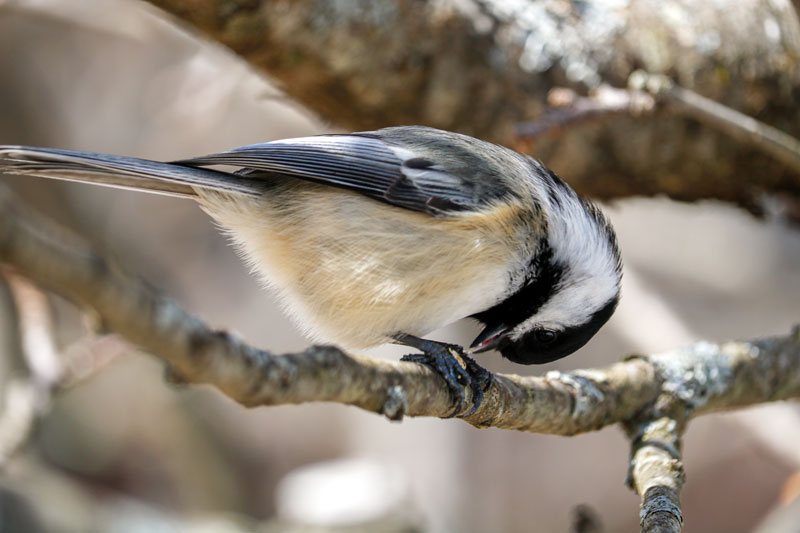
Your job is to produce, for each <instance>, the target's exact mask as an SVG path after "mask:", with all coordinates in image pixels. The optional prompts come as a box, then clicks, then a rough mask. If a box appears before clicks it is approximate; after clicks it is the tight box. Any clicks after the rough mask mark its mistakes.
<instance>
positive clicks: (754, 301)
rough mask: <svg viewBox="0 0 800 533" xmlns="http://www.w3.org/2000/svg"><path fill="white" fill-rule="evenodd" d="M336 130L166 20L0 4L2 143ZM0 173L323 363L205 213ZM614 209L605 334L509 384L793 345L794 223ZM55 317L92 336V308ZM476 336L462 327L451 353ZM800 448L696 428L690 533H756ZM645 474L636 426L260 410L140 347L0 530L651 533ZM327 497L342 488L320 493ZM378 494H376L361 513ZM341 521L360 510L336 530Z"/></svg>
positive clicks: (6, 493) (92, 1)
mask: <svg viewBox="0 0 800 533" xmlns="http://www.w3.org/2000/svg"><path fill="white" fill-rule="evenodd" d="M324 131H329V128H327V127H326V125H324V124H320V123H319V122H318V121H316V120H315V119H314V118H313V117H310V116H309V115H308V114H306V113H304V112H303V110H302V109H299V108H298V107H296V106H295V105H293V104H292V102H291V101H289V100H288V99H287V98H286V97H284V96H283V95H282V93H281V92H280V91H279V90H277V89H276V88H275V87H273V86H271V85H270V83H269V80H265V79H263V78H262V77H259V76H258V75H256V74H254V73H252V72H250V71H249V70H248V68H247V67H246V66H245V65H244V64H243V63H241V62H240V61H239V60H238V59H237V58H236V57H234V56H232V55H231V54H230V53H228V52H226V51H225V50H223V49H221V48H219V47H218V46H216V45H214V44H211V43H208V42H202V41H200V40H198V39H196V38H194V37H192V36H190V35H188V34H187V33H185V32H184V31H183V30H181V29H180V28H179V27H176V26H175V25H173V24H170V23H169V22H168V21H166V20H165V19H164V18H163V17H161V16H159V14H158V13H157V12H156V11H155V10H154V9H152V8H151V7H149V6H147V5H144V4H140V3H138V2H134V1H129V0H83V1H79V2H78V1H74V0H72V1H70V0H0V143H2V144H31V145H42V146H53V147H63V148H73V149H83V150H90V151H98V152H110V153H119V154H126V155H133V156H140V157H147V158H152V159H166V160H169V159H178V158H181V157H185V156H190V155H197V154H202V153H206V152H212V151H219V150H223V149H227V148H231V147H234V146H238V145H241V144H248V143H253V142H259V141H266V140H271V139H276V138H281V137H291V136H300V135H308V134H314V133H320V132H324ZM545 163H547V161H545ZM554 170H555V171H556V172H558V171H559V169H558V168H555V169H554ZM566 177H567V179H568V176H566ZM3 179H4V180H7V181H8V182H10V183H12V184H13V185H14V186H15V188H17V190H19V191H21V193H23V194H24V196H25V197H26V199H27V200H28V201H29V202H30V203H32V204H33V205H36V206H37V207H38V208H39V209H41V210H43V211H45V212H47V213H48V214H50V215H51V216H52V217H53V218H55V219H57V220H59V221H61V222H63V223H64V224H66V225H67V226H69V227H72V228H73V229H74V230H76V231H78V232H80V233H82V234H84V235H87V236H88V237H89V238H90V239H91V240H93V241H94V242H95V243H97V244H99V245H100V246H102V247H103V248H104V249H106V250H108V251H109V253H111V254H112V255H114V256H116V257H117V258H118V259H119V260H121V261H122V262H124V263H125V264H126V265H127V266H128V267H129V269H130V270H131V271H133V272H137V273H139V274H141V275H142V276H143V277H145V278H146V279H148V280H150V281H151V282H152V283H153V284H155V285H157V286H158V287H160V288H162V289H164V290H165V291H166V292H167V293H168V294H170V295H172V296H173V297H174V298H176V299H177V300H178V301H179V302H181V303H182V304H183V305H184V306H185V307H186V308H188V309H189V310H191V311H193V312H195V313H197V314H199V315H201V316H203V317H204V318H205V319H207V320H208V321H209V322H210V323H212V324H213V325H215V326H217V327H220V328H227V329H230V330H232V331H235V332H237V333H238V334H240V335H241V336H243V337H244V338H245V339H247V340H248V341H249V342H251V343H252V344H255V345H258V346H263V347H265V348H269V349H271V350H274V351H277V352H281V351H288V350H293V349H299V348H302V347H304V346H305V345H306V341H304V340H303V339H302V338H301V337H300V336H299V335H298V334H297V333H296V330H295V329H294V327H293V326H292V325H291V324H290V323H289V322H288V321H287V320H286V318H285V317H284V316H283V315H282V314H281V312H280V309H279V308H278V307H277V305H276V304H275V302H274V301H273V300H272V299H271V297H270V295H269V294H268V293H267V292H266V291H264V290H262V289H261V288H260V287H259V286H258V283H257V282H256V281H255V279H254V278H253V277H251V276H250V275H249V274H248V272H247V269H246V267H244V266H243V265H242V264H241V263H240V262H239V260H238V259H237V257H236V256H235V254H234V252H233V251H232V250H231V249H230V248H229V247H228V246H227V245H226V242H225V238H224V237H223V236H221V235H220V234H219V233H218V232H217V231H216V229H215V228H214V227H213V225H212V224H211V223H210V221H209V219H208V218H207V217H206V216H205V215H204V214H203V213H202V212H201V211H200V210H199V209H198V208H197V207H196V206H195V205H194V204H193V203H191V202H189V201H180V200H173V199H166V198H160V197H156V196H150V195H141V194H135V193H129V192H124V191H114V190H107V189H102V188H93V187H89V186H85V185H72V184H63V183H58V182H45V181H40V180H36V179H34V178H28V179H21V178H11V177H3ZM606 211H607V212H608V213H609V215H610V217H611V218H612V220H613V222H614V224H615V227H616V228H617V231H618V235H619V238H620V242H621V247H622V250H623V256H624V261H625V274H624V275H625V278H624V285H623V299H622V303H621V305H620V308H619V310H618V312H617V313H616V315H615V316H614V317H613V318H612V320H611V322H610V323H609V326H608V327H606V328H604V329H603V330H602V331H601V332H600V333H599V334H598V335H597V337H596V338H595V339H594V340H593V341H592V342H591V343H590V344H589V345H588V346H586V347H585V348H584V349H582V350H581V351H580V352H578V353H577V354H575V355H573V356H571V357H569V358H567V359H566V360H562V361H559V362H557V363H554V364H551V365H547V366H545V367H533V368H526V367H520V366H515V365H512V364H509V363H507V362H504V361H501V360H500V359H499V357H498V356H497V355H493V354H487V355H486V356H485V357H484V358H483V359H482V360H481V362H482V363H485V364H486V366H487V367H488V368H489V369H490V370H493V371H499V372H512V373H532V374H533V373H535V374H541V373H544V372H546V371H547V370H549V369H573V368H582V367H592V366H602V365H606V364H609V363H611V362H613V361H616V360H618V359H620V358H621V357H623V356H624V355H626V354H630V353H643V352H657V351H663V350H667V349H670V348H674V347H677V346H680V345H683V344H686V343H689V342H692V341H695V340H699V339H708V340H725V339H734V338H748V337H758V336H764V335H771V334H783V333H786V332H787V331H788V330H789V328H790V327H791V325H792V324H793V323H796V322H797V321H798V316H799V315H800V314H799V313H798V310H800V305H799V304H798V302H800V276H798V275H797V273H798V272H799V271H800V232H798V231H797V230H796V229H791V228H788V227H785V226H783V225H781V224H780V223H778V222H776V221H769V220H767V221H760V220H756V219H754V218H752V217H750V216H749V215H747V214H746V213H744V212H742V211H740V210H736V209H734V208H731V207H727V206H725V205H722V204H717V203H712V202H707V203H700V204H694V205H688V204H677V203H672V202H669V201H666V200H660V199H651V200H627V201H624V202H619V203H617V204H615V205H612V206H607V208H606ZM58 309H59V316H60V317H62V318H63V319H64V320H63V322H65V323H68V324H72V325H73V328H74V327H75V324H76V323H77V321H76V320H75V319H74V317H73V318H71V319H70V318H69V317H70V316H71V315H72V314H74V310H72V309H71V308H70V307H69V306H68V305H66V304H61V305H59V307H58ZM77 334H78V333H77V332H76V331H71V330H70V329H69V328H65V331H64V332H63V336H64V338H65V339H70V338H74V337H75V336H76V335H77ZM474 334H475V328H474V327H473V325H472V324H468V323H463V324H456V325H454V326H451V327H450V328H448V329H447V330H446V331H444V332H441V333H439V334H437V335H436V338H440V339H443V340H447V339H449V340H452V341H455V342H465V341H468V340H469V339H471V335H474ZM402 353H403V350H399V349H397V348H384V349H378V350H375V351H374V354H375V355H376V356H380V357H383V356H387V357H396V356H398V355H400V354H402ZM0 371H2V372H6V373H7V372H8V368H7V366H4V365H2V364H1V363H0ZM798 443H800V409H798V406H797V404H779V405H769V406H764V407H759V408H755V409H748V410H744V411H740V412H736V413H730V414H721V415H713V416H707V417H703V418H700V419H697V420H695V421H694V422H692V424H691V426H690V429H689V431H688V433H687V435H686V438H685V441H684V462H685V467H686V471H687V478H688V481H687V484H686V486H685V489H684V492H683V507H684V513H685V519H686V521H687V525H686V528H685V531H686V532H687V533H692V532H695V533H696V532H715V531H719V532H723V531H724V532H738V531H751V530H753V529H754V528H755V527H756V526H757V524H758V523H759V522H760V521H762V520H763V519H764V517H765V516H766V515H767V514H768V513H769V512H770V510H771V509H772V508H773V507H774V506H775V505H776V503H777V499H778V494H779V492H780V490H781V487H782V485H783V484H784V482H785V481H786V480H787V478H788V477H789V476H790V475H791V474H792V473H793V472H795V471H796V470H797V469H798V468H800V445H798ZM342 458H358V459H362V461H351V462H344V463H338V468H333V467H330V468H329V469H328V470H326V471H325V472H322V473H319V477H312V478H311V480H312V481H311V488H309V486H308V485H305V484H304V481H303V479H304V478H303V477H302V476H296V477H295V478H294V479H293V481H291V482H284V483H283V484H282V485H279V482H280V481H281V479H283V478H284V476H286V475H287V474H289V473H290V472H292V471H294V470H295V469H297V468H299V467H302V466H304V465H309V464H312V463H316V462H319V461H328V460H336V459H342ZM627 460H628V445H627V441H626V439H625V438H624V437H623V435H622V433H621V431H620V430H619V429H617V428H616V427H612V428H607V429H605V430H603V431H600V432H597V433H592V434H588V435H582V436H578V437H574V438H563V437H550V436H542V435H529V434H523V433H515V432H511V431H500V430H493V429H490V430H478V429H475V428H472V427H470V426H468V425H467V424H464V423H461V422H459V421H455V420H436V419H417V420H405V421H404V422H403V423H401V424H393V423H389V422H387V421H386V420H385V419H382V418H380V417H377V416H375V415H372V414H368V413H365V412H362V411H359V410H357V409H354V408H347V407H342V406H339V405H323V404H319V405H304V406H297V407H279V408H269V409H267V408H258V409H249V410H248V409H245V408H242V407H240V406H239V405H236V404H234V403H233V402H231V401H230V400H228V399H226V398H224V397H223V396H222V395H221V394H219V393H217V392H216V391H214V390H211V389H208V388H196V387H193V388H175V387H173V386H170V385H168V384H167V383H165V381H164V379H163V369H162V368H161V366H160V365H159V363H158V362H157V361H156V360H155V359H153V358H151V357H149V356H147V355H143V354H138V353H130V354H128V355H126V356H124V357H122V358H121V359H119V360H117V361H115V362H114V363H113V364H112V365H111V366H110V367H109V368H107V369H106V370H105V371H103V372H102V373H100V374H98V375H97V376H95V377H94V378H92V379H91V380H90V381H88V382H86V383H83V384H81V385H80V386H78V387H76V388H74V389H72V390H69V391H67V392H65V393H64V394H62V395H60V396H58V397H57V399H56V401H55V403H54V405H53V408H52V412H51V413H50V414H49V415H48V416H47V417H46V419H45V420H44V422H43V423H42V425H41V427H40V429H39V431H38V432H37V434H36V437H35V439H34V442H33V443H32V445H31V446H30V447H29V448H28V449H27V450H26V452H25V453H23V454H22V455H21V456H20V457H18V458H16V459H15V460H14V461H13V462H12V463H11V465H10V467H9V468H8V470H7V471H5V472H4V473H3V474H2V477H0V498H2V500H0V501H2V507H0V509H2V510H3V512H0V530H2V531H36V530H43V531H76V532H78V531H155V530H158V531H260V530H288V529H290V528H292V527H297V518H296V514H297V513H298V512H299V513H300V514H301V515H303V516H305V517H306V518H308V520H312V518H313V517H321V518H319V520H321V521H322V522H324V521H325V520H328V523H336V524H340V525H341V524H350V525H352V524H358V523H359V521H361V523H363V521H364V520H369V519H370V516H373V515H370V514H369V513H370V512H377V511H375V509H378V510H380V509H384V508H386V507H387V506H388V508H391V509H394V510H395V511H396V510H397V509H400V510H401V512H400V513H399V516H400V518H395V519H396V520H399V523H401V524H403V527H407V528H408V530H411V529H414V528H419V529H422V530H425V531H468V532H480V531H542V532H551V531H552V532H559V531H568V530H569V529H570V523H571V521H572V512H573V509H574V507H575V506H576V505H578V504H587V505H588V506H589V507H591V509H593V510H594V512H595V513H596V514H597V515H598V517H599V519H600V521H601V522H602V524H603V526H604V530H605V531H609V532H614V531H634V530H638V519H637V512H636V509H637V508H638V497H637V496H635V495H634V494H633V493H632V492H631V491H629V490H628V489H627V488H626V487H625V486H624V484H623V480H624V477H625V470H626V466H627ZM311 474H313V473H309V475H311ZM326 476H327V477H326ZM362 478H363V483H362V484H361V485H358V486H355V485H353V486H351V485H347V484H346V483H345V481H343V480H350V481H351V482H352V483H356V485H357V481H358V480H362ZM354 480H355V481H354ZM326 483H330V485H327V484H326ZM339 483H345V484H343V485H339ZM327 486H330V487H333V488H332V489H331V490H332V493H324V492H323V493H322V494H321V495H316V496H314V495H312V494H311V493H312V492H313V491H314V490H315V489H314V487H316V488H317V489H319V490H322V489H323V488H324V487H327ZM359 487H367V489H366V490H364V492H365V493H366V494H365V495H364V498H363V499H364V502H363V503H362V504H359V505H356V504H357V503H358V502H356V501H355V500H358V498H357V495H358V494H360V493H359V492H358V491H359V490H362V489H359ZM298 494H299V496H298ZM332 494H333V495H332ZM334 496H338V497H340V498H341V500H342V501H341V502H337V500H336V498H334ZM317 499H319V500H321V501H319V502H318V503H317ZM359 501H360V500H359ZM387 502H388V503H387ZM337 503H341V505H342V506H347V505H351V506H352V507H353V509H352V513H351V514H350V515H346V516H345V515H342V514H339V515H337V514H336V512H335V511H336V507H337V505H335V504H337ZM315 505H316V506H317V507H314V506H315ZM381 505H383V506H384V507H381ZM326 506H327V507H326ZM298 508H299V509H300V510H299V511H297V510H296V509H298ZM331 508H333V509H331ZM370 510H372V511H370ZM326 513H327V514H326ZM379 514H380V513H379ZM25 516H27V517H28V519H30V520H34V521H35V522H36V524H34V523H33V522H27V523H26V522H24V520H25ZM31 516H33V517H35V518H31ZM15 517H16V518H15ZM365 517H366V518H365ZM14 520H19V521H17V522H15V521H14ZM318 523H321V522H318ZM20 524H24V527H23V525H20ZM396 525H397V523H394V526H396ZM394 526H393V527H394ZM366 527H367V529H366V530H370V529H369V526H366ZM376 527H377V526H376ZM386 527H389V526H386ZM799 527H800V526H799ZM37 528H38V529H37ZM799 530H800V529H799Z"/></svg>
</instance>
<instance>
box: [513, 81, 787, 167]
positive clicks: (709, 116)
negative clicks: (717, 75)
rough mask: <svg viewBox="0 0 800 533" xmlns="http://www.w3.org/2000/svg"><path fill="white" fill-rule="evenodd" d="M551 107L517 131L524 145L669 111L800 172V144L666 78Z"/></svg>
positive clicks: (561, 95)
mask: <svg viewBox="0 0 800 533" xmlns="http://www.w3.org/2000/svg"><path fill="white" fill-rule="evenodd" d="M548 104H549V105H550V107H549V108H548V109H547V110H545V112H544V113H543V115H542V116H541V117H540V118H539V119H538V120H536V121H532V122H523V123H520V124H518V125H517V135H518V136H519V140H520V141H521V142H522V143H525V142H530V141H535V140H536V139H538V138H541V137H544V136H546V135H547V136H551V135H557V134H559V133H563V132H564V131H565V130H566V129H567V128H570V127H575V126H580V125H584V124H587V123H591V122H597V121H600V120H604V119H607V118H611V117H631V116H633V117H636V116H643V115H648V114H651V113H653V112H654V111H655V110H657V109H658V108H659V107H667V108H669V109H670V110H672V111H673V112H674V113H676V114H679V115H682V116H684V117H687V118H692V119H694V120H697V121H698V122H701V123H703V124H706V125H708V126H711V127H712V128H715V129H717V130H718V131H720V132H722V133H725V134H727V135H730V136H731V137H733V138H735V139H737V140H738V141H740V142H743V143H746V144H749V145H750V146H752V147H754V148H756V149H758V150H760V151H762V152H764V153H766V154H769V155H771V156H772V157H774V158H775V159H777V160H778V161H780V162H782V163H783V164H785V165H786V166H788V167H790V168H792V169H793V170H795V171H796V172H800V140H798V139H796V138H794V137H792V136H791V135H789V134H787V133H785V132H783V131H780V130H778V129H777V128H773V127H772V126H769V125H767V124H764V123H763V122H760V121H758V120H756V119H754V118H753V117H750V116H748V115H745V114H744V113H740V112H739V111H736V110H734V109H731V108H730V107H727V106H725V105H722V104H720V103H718V102H715V101H713V100H711V99H709V98H706V97H704V96H701V95H699V94H698V93H696V92H694V91H691V90H689V89H685V88H683V87H680V86H678V85H676V84H675V83H674V82H673V81H672V80H671V79H669V78H667V77H666V76H660V75H651V74H648V73H646V72H643V71H635V72H633V73H632V74H631V76H630V78H629V80H628V89H617V88H613V87H610V86H608V85H601V86H600V87H599V88H597V89H596V90H595V91H593V92H592V93H591V94H590V95H589V96H580V95H578V94H577V93H576V92H575V91H573V90H571V89H566V88H560V87H559V88H556V89H553V90H551V91H550V93H549V94H548Z"/></svg>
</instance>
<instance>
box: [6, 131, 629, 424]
mask: <svg viewBox="0 0 800 533" xmlns="http://www.w3.org/2000/svg"><path fill="white" fill-rule="evenodd" d="M214 165H225V166H231V167H238V170H236V171H235V172H233V173H229V172H223V171H218V170H211V169H207V168H202V167H208V166H214ZM0 171H3V172H7V173H13V174H29V175H35V176H43V177H48V178H57V179H66V180H74V181H81V182H89V183H96V184H101V185H110V186H114V187H121V188H128V189H138V190H145V191H150V192H156V193H162V194H167V195H170V196H181V197H189V198H193V199H195V200H196V201H197V202H199V203H200V205H201V207H202V208H203V209H204V210H205V211H206V212H207V213H208V214H209V215H211V217H213V218H214V219H215V220H216V221H217V222H218V223H219V224H220V225H221V226H222V227H223V228H225V230H226V231H227V232H228V233H229V234H230V235H231V237H232V240H233V241H234V242H235V244H236V247H237V248H238V249H239V250H240V251H241V252H242V255H243V256H244V257H245V259H246V260H247V262H248V263H249V264H251V265H252V266H253V267H254V268H255V269H256V270H257V271H258V272H259V273H260V274H261V275H262V276H263V278H264V280H265V281H266V283H267V284H268V285H269V286H270V287H272V288H274V289H275V290H276V292H277V293H278V294H279V295H280V297H281V299H282V301H283V302H284V303H285V306H286V309H287V310H288V312H289V314H290V315H291V316H292V317H293V318H294V319H295V321H296V323H297V324H298V325H299V326H300V327H301V328H302V329H303V330H304V331H305V332H306V333H307V334H308V335H310V336H311V337H312V338H314V339H316V340H322V341H325V342H333V343H336V344H339V345H342V346H344V347H347V348H365V347H369V346H375V345H379V344H383V343H386V342H395V343H400V344H404V345H408V346H412V347H414V348H416V349H419V350H421V351H422V352H423V355H414V356H407V358H408V359H409V360H412V361H418V362H422V363H426V364H428V365H431V366H433V367H434V368H435V369H436V370H437V371H438V372H439V373H440V374H441V375H442V376H443V377H444V378H445V380H446V381H447V382H448V385H449V386H450V388H451V390H452V391H453V393H454V394H455V395H456V398H457V400H458V401H459V405H461V403H462V402H463V398H464V390H463V386H464V385H472V386H473V389H474V395H475V404H474V405H475V407H473V411H474V409H475V408H477V406H478V405H479V403H480V400H481V397H482V390H483V387H484V386H485V385H486V384H487V383H488V380H489V378H490V374H489V373H488V372H487V371H485V370H484V369H483V368H482V367H480V366H478V365H477V363H475V362H474V361H473V360H472V359H471V358H470V357H469V356H468V355H467V354H466V353H464V352H463V351H462V350H461V349H460V348H459V347H455V346H452V345H446V344H442V343H438V342H435V341H429V340H426V339H423V338H422V336H423V335H426V334H427V333H429V332H431V331H433V330H435V329H437V328H440V327H442V326H444V325H446V324H448V323H450V322H454V321H456V320H459V319H461V318H464V317H472V318H474V319H477V320H478V321H480V322H481V323H483V324H484V325H485V328H484V329H483V331H482V332H481V333H480V335H478V337H477V338H476V339H475V341H474V342H473V343H472V346H471V353H479V352H485V351H487V350H491V349H496V350H499V351H500V353H501V354H502V355H503V356H504V357H506V358H507V359H510V360H511V361H514V362H517V363H522V364H534V363H546V362H549V361H553V360H555V359H559V358H561V357H564V356H566V355H569V354H570V353H572V352H574V351H575V350H577V349H578V348H580V347H581V346H583V345H584V344H585V343H586V342H587V341H588V340H589V339H590V338H591V337H592V336H593V335H594V334H595V333H596V332H597V330H598V329H599V328H600V327H601V326H602V325H603V324H604V323H605V322H606V321H607V320H608V318H609V317H610V316H611V314H612V313H613V312H614V308H615V307H616V305H617V301H618V299H619V290H620V276H621V262H620V255H619V251H618V248H617V243H616V238H615V235H614V231H613V229H612V228H611V226H610V225H609V223H608V221H607V220H606V218H605V217H604V216H603V215H602V213H601V212H600V211H599V210H598V209H597V207H595V206H594V205H593V204H591V203H589V202H587V201H586V200H583V199H581V198H580V197H579V196H578V195H577V194H576V193H575V191H573V190H572V189H571V188H570V187H569V186H568V185H567V184H566V183H564V181H562V180H561V179H560V178H559V177H558V176H556V175H555V174H554V173H553V172H551V171H550V170H548V169H547V168H546V167H545V166H544V165H542V164H541V163H540V162H538V161H536V160H534V159H532V158H530V157H526V156H523V155H520V154H518V153H516V152H514V151H512V150H509V149H507V148H503V147H501V146H496V145H494V144H490V143H487V142H484V141H480V140H477V139H474V138H472V137H468V136H465V135H460V134H456V133H450V132H446V131H441V130H436V129H433V128H426V127H418V126H405V127H394V128H385V129H382V130H377V131H371V132H363V133H352V134H345V135H319V136H314V137H304V138H299V139H286V140H280V141H273V142H268V143H261V144H253V145H249V146H242V147H240V148H235V149H233V150H229V151H227V152H222V153H219V154H212V155H208V156H204V157H197V158H193V159H186V160H182V161H176V162H173V163H160V162H155V161H148V160H143V159H136V158H131V157H120V156H112V155H105V154H94V153H88V152H77V151H69V150H56V149H48V148H29V147H23V146H0ZM453 351H455V352H456V355H457V356H458V357H456V356H455V355H454V354H453V353H452V352H453ZM458 359H460V361H459V360H458Z"/></svg>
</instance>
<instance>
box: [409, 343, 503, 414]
mask: <svg viewBox="0 0 800 533" xmlns="http://www.w3.org/2000/svg"><path fill="white" fill-rule="evenodd" d="M395 340H396V341H397V342H398V343H400V344H404V345H406V346H411V347H412V348H416V349H418V350H420V351H421V352H422V353H419V354H416V353H415V354H409V355H406V356H403V357H402V359H401V360H402V361H408V362H412V363H420V364H423V365H426V366H429V367H431V368H432V369H433V370H435V371H436V373H438V374H439V375H440V376H442V377H443V378H444V380H445V381H446V382H447V386H448V388H449V389H450V392H451V393H452V394H453V396H454V397H455V400H456V403H457V408H456V413H460V412H461V411H463V409H464V401H465V394H464V387H472V409H470V410H469V412H468V413H466V414H465V415H464V416H469V415H471V414H473V413H474V412H475V411H476V410H477V409H478V407H480V405H481V402H482V401H483V393H484V391H485V390H486V389H487V388H488V387H489V385H490V384H491V383H492V374H491V372H489V371H488V370H486V369H485V368H483V367H482V366H481V365H479V364H478V363H476V362H475V360H474V359H472V358H471V357H470V356H468V355H467V354H466V352H464V349H463V348H462V347H461V346H458V345H457V344H445V343H441V342H436V341H430V340H427V339H421V338H419V337H414V336H413V335H405V334H404V335H397V336H395Z"/></svg>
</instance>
